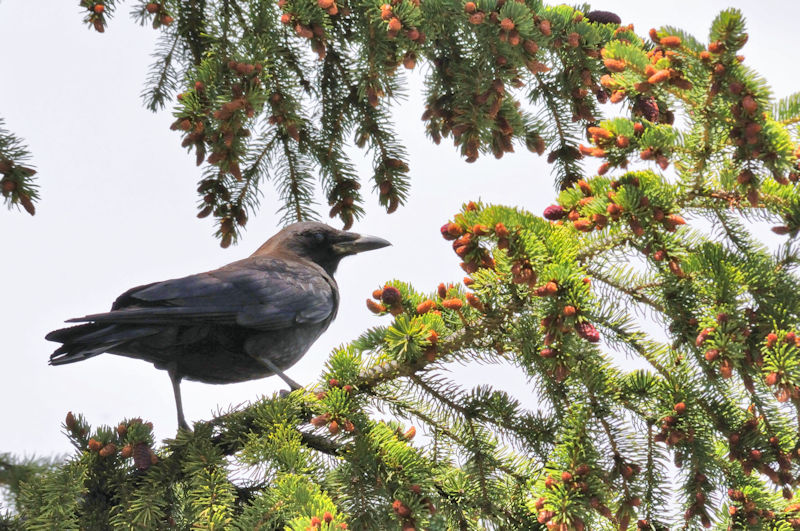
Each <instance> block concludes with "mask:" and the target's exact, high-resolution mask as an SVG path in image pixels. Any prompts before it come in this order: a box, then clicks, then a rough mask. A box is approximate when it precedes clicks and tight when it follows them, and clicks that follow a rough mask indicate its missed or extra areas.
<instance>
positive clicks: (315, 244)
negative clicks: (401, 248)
mask: <svg viewBox="0 0 800 531" xmlns="http://www.w3.org/2000/svg"><path fill="white" fill-rule="evenodd" d="M388 245H391V243H389V242H388V241H386V240H384V239H383V238H377V237H375V236H366V235H361V234H356V233H355V232H347V231H343V230H338V229H335V228H333V227H330V226H328V225H325V224H324V223H318V222H316V221H302V222H300V223H293V224H292V225H289V226H287V227H285V228H284V229H283V230H281V231H280V232H278V233H277V234H276V235H275V236H273V237H272V238H270V239H269V240H267V242H266V243H265V244H264V245H262V246H261V247H260V248H259V249H258V250H257V251H256V252H255V253H254V255H262V254H272V255H284V254H286V253H289V254H292V255H295V256H297V257H299V258H304V259H306V260H310V261H312V262H314V263H316V264H318V265H320V266H322V267H323V268H324V269H325V270H326V271H327V272H328V273H329V274H331V275H332V274H333V273H334V271H336V267H337V266H338V265H339V260H341V259H342V258H344V257H345V256H349V255H351V254H357V253H360V252H363V251H371V250H373V249H380V248H381V247H386V246H388Z"/></svg>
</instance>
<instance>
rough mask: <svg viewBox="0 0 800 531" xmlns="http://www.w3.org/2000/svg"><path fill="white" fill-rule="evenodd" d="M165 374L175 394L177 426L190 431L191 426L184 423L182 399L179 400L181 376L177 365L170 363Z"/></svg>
mask: <svg viewBox="0 0 800 531" xmlns="http://www.w3.org/2000/svg"><path fill="white" fill-rule="evenodd" d="M167 374H169V379H170V380H171V381H172V392H173V394H174V395H175V407H176V408H177V409H178V428H179V429H184V430H188V431H191V428H190V427H189V425H188V424H187V423H186V417H184V416H183V401H182V400H181V377H180V376H178V371H177V367H176V366H175V364H174V363H173V364H171V365H170V366H169V367H168V368H167Z"/></svg>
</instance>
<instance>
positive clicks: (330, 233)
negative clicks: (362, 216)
mask: <svg viewBox="0 0 800 531" xmlns="http://www.w3.org/2000/svg"><path fill="white" fill-rule="evenodd" d="M386 245H389V243H388V242H386V241H385V240H382V239H380V238H373V237H369V236H360V235H358V234H354V233H351V232H344V231H340V230H336V229H333V228H332V227H329V226H327V225H324V224H322V223H315V222H303V223H295V224H294V225H290V226H288V227H286V228H285V229H283V230H282V231H280V232H279V233H278V234H276V235H275V236H273V237H272V238H270V239H269V240H268V241H267V242H266V243H265V244H264V245H262V246H261V247H260V248H259V249H258V250H257V251H256V252H255V253H254V254H253V255H252V256H250V257H249V258H246V259H244V260H239V261H237V262H233V263H231V264H228V265H226V266H224V267H221V268H219V269H215V270H213V271H208V272H205V273H198V274H196V275H191V276H187V277H183V278H178V279H173V280H166V281H163V282H155V283H152V284H147V285H144V286H139V287H136V288H133V289H130V290H128V291H126V292H125V293H123V294H122V295H120V296H119V297H118V298H117V300H116V301H115V302H114V304H113V305H112V307H111V311H109V312H106V313H99V314H94V315H87V316H85V317H80V318H77V319H71V320H70V322H80V323H84V324H80V325H78V326H73V327H70V328H63V329H60V330H55V331H53V332H51V333H49V334H48V335H47V336H46V339H48V340H50V341H57V342H60V343H63V344H62V346H61V347H59V348H58V349H57V350H56V351H55V352H54V353H53V354H52V355H51V356H50V363H51V364H52V365H62V364H66V363H73V362H76V361H81V360H84V359H87V358H90V357H93V356H96V355H98V354H101V353H103V352H109V353H111V354H118V355H121V356H127V357H131V358H137V359H141V360H145V361H149V362H152V363H153V364H154V365H155V366H156V367H157V368H159V369H165V370H168V371H169V372H170V376H171V378H172V380H173V385H174V386H175V393H176V401H177V402H178V410H179V412H178V416H179V422H181V423H182V424H185V423H184V421H183V414H182V412H181V406H180V394H179V389H178V387H177V385H178V383H179V382H180V380H181V379H182V378H188V379H191V380H198V381H201V382H206V383H215V384H222V383H232V382H241V381H245V380H252V379H256V378H263V377H265V376H270V375H272V374H276V373H277V374H279V375H280V376H281V377H283V378H284V379H286V377H285V376H284V375H283V373H282V371H284V370H286V369H288V368H289V367H291V366H292V365H294V363H295V362H297V361H298V360H299V359H300V358H301V357H302V356H303V355H304V354H305V353H306V352H307V351H308V349H309V348H310V347H311V345H312V344H313V343H314V341H316V340H317V338H318V337H319V336H320V335H321V334H322V333H323V332H324V331H325V330H326V329H327V328H328V325H329V324H330V323H331V321H332V320H333V319H334V317H336V311H337V308H338V305H339V292H338V287H337V285H336V281H335V280H334V279H333V273H334V272H335V271H336V267H337V266H338V263H339V260H341V259H342V258H343V257H344V256H347V255H350V254H355V253H358V252H361V251H366V250H370V249H378V248H380V247H384V246H386ZM287 381H288V379H287Z"/></svg>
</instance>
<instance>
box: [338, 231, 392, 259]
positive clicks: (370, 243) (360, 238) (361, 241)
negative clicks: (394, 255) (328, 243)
mask: <svg viewBox="0 0 800 531" xmlns="http://www.w3.org/2000/svg"><path fill="white" fill-rule="evenodd" d="M352 236H353V237H354V239H352V240H347V241H343V242H338V243H334V244H333V250H334V252H335V253H336V254H340V255H342V256H344V255H348V254H356V253H361V252H364V251H372V250H373V249H380V248H381V247H387V246H389V245H391V243H389V242H388V241H386V240H384V239H383V238H378V237H377V236H365V235H361V234H353V235H352Z"/></svg>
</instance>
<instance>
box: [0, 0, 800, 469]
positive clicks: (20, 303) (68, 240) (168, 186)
mask: <svg viewBox="0 0 800 531" xmlns="http://www.w3.org/2000/svg"><path fill="white" fill-rule="evenodd" d="M76 4H77V1H75V2H72V1H70V2H62V1H59V2H54V1H39V2H34V1H31V0H5V1H3V2H2V3H0V72H1V73H2V74H1V75H2V83H0V117H3V118H5V120H6V124H7V126H8V128H9V129H11V130H12V131H13V132H15V133H16V134H18V135H20V136H22V137H23V138H24V139H25V141H26V142H27V144H28V146H29V147H30V149H31V150H32V151H33V153H34V157H35V165H36V167H37V169H38V171H39V182H40V184H41V186H42V201H41V202H40V203H39V204H38V206H37V210H38V213H37V215H36V216H35V217H33V218H31V217H30V216H28V215H27V214H24V213H19V212H6V211H0V227H2V232H0V235H2V240H1V241H0V256H2V260H0V279H2V294H1V295H0V453H2V452H6V451H10V452H14V453H17V454H26V455H31V454H36V455H50V454H54V453H65V452H68V451H69V450H70V447H69V444H68V443H67V439H66V437H64V436H63V435H62V434H61V433H60V423H61V422H62V421H63V419H64V416H65V414H66V413H67V411H70V410H71V411H75V412H81V413H83V414H84V415H86V416H87V418H88V420H89V421H90V422H91V423H92V424H94V425H97V424H111V425H115V424H116V423H117V422H119V421H120V420H121V419H123V418H124V417H132V416H141V417H143V418H145V419H147V420H150V421H152V422H153V423H154V425H155V430H156V435H157V436H158V437H161V438H163V437H168V436H171V435H172V434H174V432H175V429H176V420H175V407H174V404H173V398H172V391H171V387H170V384H169V380H168V378H167V375H166V373H165V372H163V371H157V370H155V369H154V368H153V367H152V365H150V364H147V363H144V362H141V361H136V360H129V359H125V358H121V357H117V356H112V355H103V356H99V357H97V358H94V359H92V360H89V361H87V362H83V363H77V364H73V365H69V366H64V367H50V366H48V365H47V358H48V355H49V354H50V353H51V352H52V350H53V348H54V346H55V345H54V344H53V343H49V342H47V341H45V340H44V339H43V338H44V335H45V334H46V333H47V332H48V331H50V330H53V329H55V328H58V327H60V326H62V322H63V321H64V319H67V318H70V317H75V316H81V315H85V314H88V313H95V312H100V311H104V310H106V309H107V308H108V307H109V306H110V304H111V302H112V301H113V300H114V298H115V297H116V296H117V295H118V294H120V293H121V292H123V291H124V290H126V289H127V288H129V287H132V286H135V285H138V284H143V283H146V282H152V281H155V280H163V279H167V278H174V277H179V276H184V275H186V274H191V273H195V272H198V271H205V270H208V269H212V268H215V267H218V266H220V265H223V264H225V263H228V262H231V261H234V260H237V259H240V258H243V257H245V256H247V255H249V254H250V253H251V252H252V251H253V250H255V249H256V248H257V247H258V246H259V245H261V243H263V241H264V240H266V239H267V238H268V237H269V236H271V235H272V234H273V233H274V232H275V231H276V227H277V222H278V216H277V215H276V214H275V211H276V210H277V208H278V204H277V202H276V201H275V200H274V199H273V198H274V196H275V194H274V193H273V191H272V190H271V189H270V188H269V187H268V186H266V187H265V188H264V190H263V191H264V196H265V197H264V201H263V205H262V209H261V211H260V213H259V214H258V215H257V216H254V217H253V218H251V221H250V222H249V223H248V227H247V229H248V230H247V232H246V234H245V237H244V238H243V240H242V241H241V243H240V244H239V245H238V246H236V247H231V248H229V249H227V250H223V249H220V247H219V245H218V242H217V241H216V240H215V239H214V238H213V237H212V235H211V234H212V223H211V220H209V219H206V220H198V219H197V218H195V214H196V209H195V200H196V193H195V187H196V182H197V180H198V175H199V173H198V170H197V169H196V168H195V165H194V163H193V159H194V157H193V156H189V155H187V154H186V152H185V151H184V150H183V149H182V148H181V147H180V137H179V135H178V134H176V133H175V132H172V131H170V130H169V124H170V122H171V121H172V120H171V115H170V113H169V111H167V112H161V113H159V114H152V113H150V112H148V111H146V110H145V109H144V108H143V106H142V104H141V100H140V98H139V94H140V91H141V89H142V87H143V82H144V79H145V74H146V71H147V68H148V66H149V65H150V62H151V58H150V57H149V54H150V52H151V51H152V48H153V41H154V34H155V32H154V31H153V30H152V29H150V28H141V27H139V26H137V25H136V24H135V23H133V22H132V21H131V20H130V19H129V18H128V17H127V11H128V8H129V6H127V5H123V6H122V8H121V10H120V11H119V13H118V17H117V18H116V20H114V21H112V23H111V26H110V27H109V28H108V30H107V31H106V33H105V34H103V35H99V34H97V33H95V32H94V31H89V30H87V29H86V28H85V27H84V25H83V24H82V22H81V16H82V13H81V11H80V9H79V7H78V6H77V5H76ZM729 6H734V7H739V8H741V9H742V10H743V11H744V13H745V16H746V17H747V19H748V27H749V28H750V34H751V37H750V41H749V43H748V44H747V46H746V47H745V49H744V52H743V53H744V54H745V55H746V57H747V63H748V64H749V65H751V66H752V67H754V68H755V69H757V70H758V71H760V72H761V73H762V74H763V75H764V76H765V77H766V78H767V79H768V80H769V81H770V83H771V84H772V86H773V88H774V90H775V94H776V95H777V96H779V97H782V96H786V95H788V94H790V93H792V92H794V91H797V90H798V89H799V88H800V87H798V77H797V68H796V60H795V56H796V49H797V47H798V40H799V39H798V35H797V24H798V21H800V3H796V2H788V1H779V0H762V1H760V2H753V1H736V2H733V1H727V2H720V1H703V2H698V1H691V2H690V1H673V2H644V1H635V0H629V1H619V0H615V1H612V0H609V1H607V2H604V3H602V4H597V5H595V6H594V7H595V8H597V9H607V10H612V11H614V12H616V13H618V14H619V15H620V16H621V17H622V19H623V21H624V22H625V23H630V22H632V23H634V24H635V26H636V29H637V30H638V32H639V33H640V34H643V35H645V34H646V33H647V30H648V29H649V28H651V27H653V26H661V25H672V26H677V27H681V28H684V29H685V30H687V31H689V32H690V33H693V34H694V35H695V36H696V37H698V38H699V39H700V40H703V41H705V40H706V36H707V34H708V27H709V24H710V22H711V20H712V19H713V17H714V16H715V14H716V13H717V12H718V11H719V10H720V9H723V8H725V7H729ZM419 79H420V78H419V77H418V76H415V79H414V80H413V81H412V84H411V86H412V87H413V88H414V90H410V91H409V97H408V98H407V100H406V101H405V102H404V103H403V104H402V106H400V107H399V109H398V112H396V116H397V124H398V125H397V132H398V134H399V135H400V137H401V138H403V139H405V143H406V145H407V148H408V151H409V153H410V155H411V177H412V187H411V198H410V201H409V203H408V205H407V206H405V207H402V208H400V209H399V210H398V211H397V212H396V213H395V214H393V215H391V216H387V215H386V214H385V213H383V212H382V210H381V209H379V208H376V206H375V205H376V200H375V197H374V196H369V195H368V205H367V211H368V214H367V216H366V218H365V219H363V220H362V221H361V222H359V223H357V225H356V226H355V227H354V229H353V230H355V231H358V232H363V233H367V234H374V235H378V236H381V237H384V238H387V239H388V240H390V241H391V242H393V244H394V246H393V247H390V248H387V249H382V250H379V251H375V252H372V253H367V254H364V255H362V256H357V257H353V258H349V259H347V260H345V261H344V262H343V263H342V265H341V267H340V271H339V273H338V274H337V279H338V281H339V285H340V288H341V293H342V300H341V307H340V311H339V316H338V318H337V320H336V321H335V322H334V323H333V325H332V326H331V327H330V329H329V330H328V332H327V333H326V334H325V335H324V336H323V337H322V338H321V339H320V340H319V341H318V342H317V343H316V344H315V345H314V346H313V347H312V349H311V350H310V352H309V353H308V354H307V355H306V356H305V358H304V359H303V360H301V361H300V362H299V363H298V364H297V365H295V366H294V367H293V368H292V369H290V370H289V371H288V374H289V375H290V376H291V377H292V378H294V379H295V380H298V381H299V382H301V383H308V382H311V381H313V380H315V379H316V378H317V376H318V375H319V373H320V367H321V365H322V363H324V361H325V359H326V358H327V355H328V353H329V352H330V350H331V349H332V348H333V347H335V346H336V345H339V344H341V343H344V342H347V341H349V340H351V339H353V338H355V337H356V336H357V335H358V334H359V333H360V332H361V331H363V330H364V329H366V328H367V327H369V326H373V325H375V324H378V323H379V322H380V319H379V318H377V317H375V316H373V315H372V314H370V313H369V312H368V311H367V309H366V308H365V305H364V300H365V298H367V297H368V296H369V294H370V293H371V291H372V290H373V289H374V288H375V287H377V286H378V285H380V284H381V283H382V282H384V281H386V280H389V279H392V278H399V279H402V280H406V281H410V282H412V283H413V284H414V285H415V286H416V287H417V288H418V289H424V290H432V289H434V288H435V286H436V285H437V284H438V283H439V282H442V281H459V280H460V279H461V278H462V277H463V273H462V272H461V270H460V269H459V267H458V265H457V264H458V260H457V259H456V257H455V255H454V254H453V253H452V251H451V249H450V245H449V244H448V243H446V242H444V241H443V240H442V239H441V236H440V235H439V226H440V225H441V224H442V223H443V222H445V221H446V220H447V219H448V218H449V217H450V216H451V215H452V214H453V213H455V212H456V211H457V210H458V209H459V208H460V205H461V204H462V203H463V202H465V201H468V200H471V199H477V198H481V199H483V200H484V201H487V202H491V203H499V204H506V205H515V206H521V207H524V208H527V209H529V210H531V211H533V212H536V213H540V212H541V211H542V209H543V208H544V207H545V206H546V205H547V204H549V203H551V202H552V201H553V197H554V196H555V192H554V188H553V185H552V179H551V177H550V173H549V168H548V167H547V165H546V164H545V163H544V161H543V160H542V159H541V158H538V157H536V156H535V155H533V154H531V153H529V152H527V151H524V150H521V149H518V152H517V153H516V154H513V155H511V156H506V157H505V158H504V159H503V160H501V161H496V160H494V158H492V157H488V158H482V159H480V160H479V162H478V163H476V164H471V165H470V164H466V163H465V162H463V160H462V159H460V158H459V157H458V155H457V153H456V151H455V149H454V148H453V147H452V145H449V144H444V143H443V144H442V145H440V146H435V145H433V144H432V143H430V142H429V141H428V140H426V138H425V136H424V127H423V123H422V122H421V121H420V120H419V116H420V115H421V114H422V111H423V104H422V102H423V99H422V97H421V95H420V94H419V93H418V92H419V87H420V82H419ZM361 168H362V172H363V174H364V175H370V174H371V173H370V169H369V165H368V163H364V164H362V166H361ZM365 184H366V183H365ZM365 188H370V186H368V185H367V186H365ZM459 371H460V372H459V374H458V380H459V381H460V382H462V383H463V384H465V385H468V386H471V385H476V384H479V383H492V384H496V383H497V382H502V386H503V387H504V388H507V389H509V390H511V391H512V392H513V391H516V394H518V396H521V397H523V398H524V397H525V396H529V395H530V392H529V391H526V390H524V381H522V379H521V378H520V376H519V374H518V372H517V371H513V370H511V369H509V368H502V367H500V368H486V367H480V368H475V367H472V368H464V369H459ZM281 388H283V385H282V382H281V381H280V380H279V379H277V378H268V379H265V380H257V381H253V382H248V383H243V384H235V385H228V386H211V385H205V384H201V383H195V382H188V381H187V382H184V383H183V384H182V389H183V399H184V409H185V411H186V415H187V418H188V419H189V420H190V421H192V420H198V419H207V418H209V417H210V416H211V415H212V413H213V412H214V411H216V410H217V409H219V408H223V409H225V408H227V407H229V406H230V405H234V404H239V403H241V402H245V401H248V400H253V399H255V398H257V397H258V396H260V395H261V394H265V393H266V394H268V393H271V392H273V391H275V390H277V389H281ZM533 405H534V406H535V404H533Z"/></svg>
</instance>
